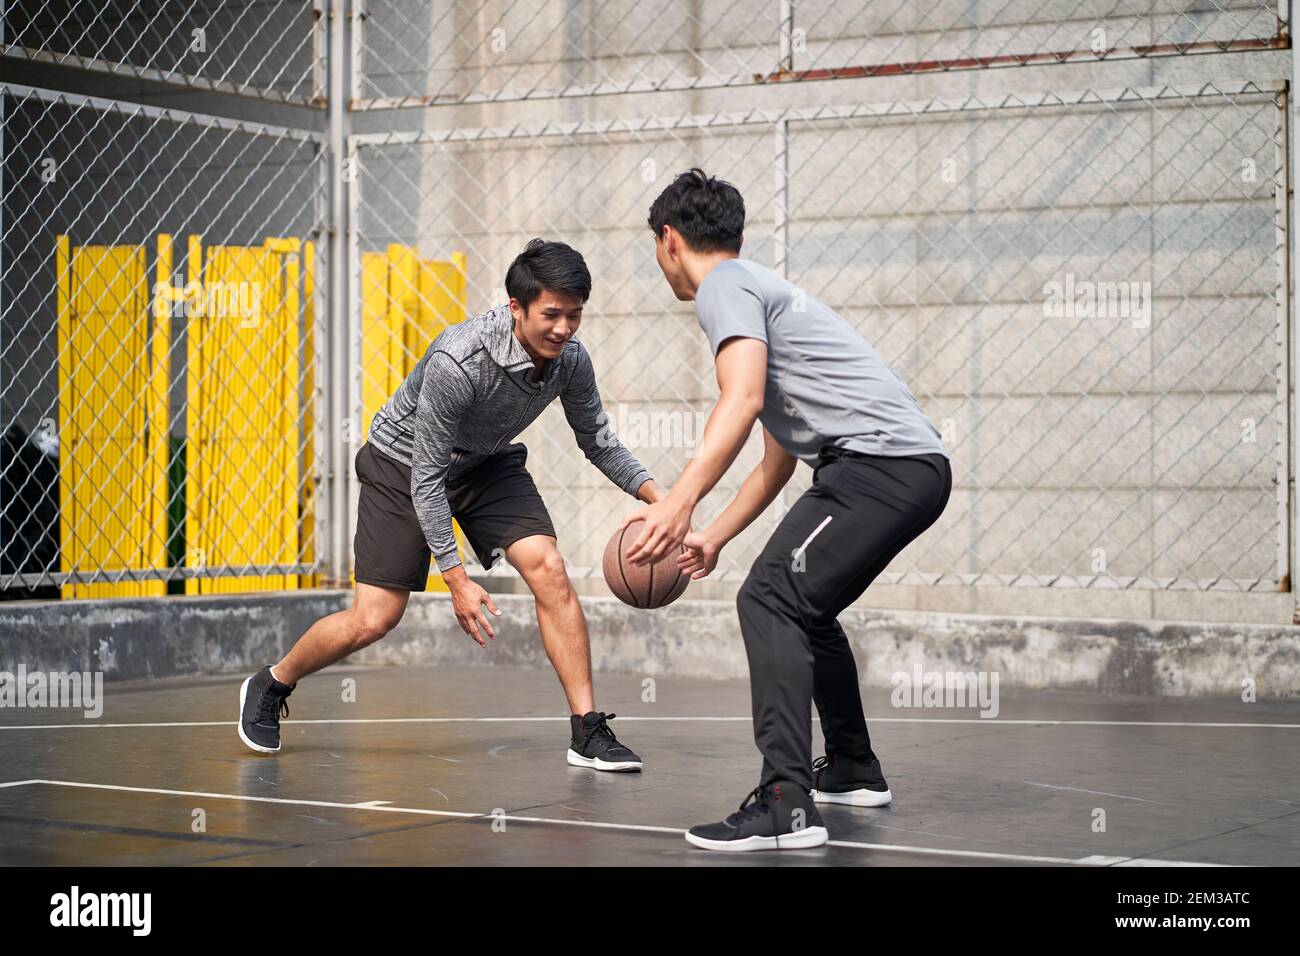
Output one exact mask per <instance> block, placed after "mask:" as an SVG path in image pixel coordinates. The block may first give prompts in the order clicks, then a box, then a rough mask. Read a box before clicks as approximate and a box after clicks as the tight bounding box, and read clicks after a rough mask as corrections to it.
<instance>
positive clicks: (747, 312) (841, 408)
mask: <svg viewBox="0 0 1300 956" xmlns="http://www.w3.org/2000/svg"><path fill="white" fill-rule="evenodd" d="M695 317H696V319H698V320H699V323H700V327H701V328H702V329H704V334H705V335H707V336H708V338H709V345H710V346H711V347H712V348H713V354H714V355H715V356H716V355H717V354H718V348H719V346H721V345H722V343H723V342H725V341H726V340H727V339H729V338H732V337H734V336H743V337H744V338H751V339H758V340H760V341H762V342H766V343H767V391H766V394H765V396H764V399H763V411H762V413H761V414H760V415H759V420H760V421H761V422H762V423H763V427H764V428H766V429H767V430H768V431H769V432H771V434H772V437H773V438H775V439H776V441H777V442H778V443H780V445H781V447H782V448H784V449H785V450H786V451H788V452H789V453H790V454H792V455H794V456H795V457H797V458H800V459H802V460H803V461H806V462H808V463H810V464H811V463H813V462H815V461H816V459H817V457H818V455H819V453H820V451H821V449H822V447H823V446H826V445H838V446H841V447H843V448H847V449H849V450H851V451H857V452H862V453H864V454H868V455H884V456H888V457H901V456H903V455H925V454H939V455H943V456H944V457H945V458H946V457H947V456H948V453H947V452H946V451H944V448H943V442H942V440H941V439H940V437H939V431H938V429H936V428H935V427H934V425H933V423H931V421H930V419H928V418H926V416H925V413H924V412H922V411H921V407H920V406H919V405H918V404H917V403H916V399H915V398H914V397H913V396H912V393H911V392H910V391H908V388H907V386H906V385H904V384H903V380H902V379H900V378H899V377H898V375H897V374H895V372H894V370H893V369H892V368H890V367H889V365H888V364H887V363H886V362H885V360H884V359H882V358H881V357H880V355H879V353H877V352H876V350H875V349H873V348H872V347H871V346H870V345H868V344H867V342H866V341H865V340H864V339H863V338H862V336H860V335H858V333H857V332H855V331H854V330H853V328H852V326H850V325H849V324H848V323H847V322H845V321H844V320H843V319H842V318H840V317H839V316H838V315H836V314H835V313H834V312H833V311H831V309H829V308H828V307H827V306H826V305H825V304H824V303H822V302H820V301H818V300H817V299H815V298H813V297H812V296H811V295H809V294H808V293H807V292H806V291H804V290H802V289H798V288H796V287H795V286H794V285H792V284H791V283H789V282H787V281H786V280H784V279H782V278H781V277H780V276H778V275H777V274H776V273H774V272H772V270H770V269H766V268H764V267H763V266H760V265H758V264H757V263H755V262H750V261H749V260H748V259H727V260H725V261H723V262H721V263H719V264H718V265H717V266H716V267H715V268H714V269H713V271H712V272H710V273H709V274H708V275H707V276H705V277H704V281H703V282H701V283H700V287H699V289H698V290H697V291H696V293H695Z"/></svg>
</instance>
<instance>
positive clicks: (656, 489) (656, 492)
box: [636, 478, 668, 505]
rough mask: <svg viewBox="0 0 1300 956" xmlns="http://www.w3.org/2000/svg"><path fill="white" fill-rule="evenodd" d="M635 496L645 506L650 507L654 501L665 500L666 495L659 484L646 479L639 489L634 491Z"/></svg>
mask: <svg viewBox="0 0 1300 956" xmlns="http://www.w3.org/2000/svg"><path fill="white" fill-rule="evenodd" d="M636 496H637V499H638V500H639V501H644V502H645V503H646V504H648V505H652V504H654V503H655V502H656V501H659V500H661V499H663V498H666V497H667V496H668V493H667V492H666V491H664V490H663V488H662V487H661V486H660V484H659V482H657V481H655V480H654V479H653V478H647V479H646V480H645V481H643V482H641V487H640V488H638V489H637V490H636Z"/></svg>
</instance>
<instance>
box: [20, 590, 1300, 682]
mask: <svg viewBox="0 0 1300 956" xmlns="http://www.w3.org/2000/svg"><path fill="white" fill-rule="evenodd" d="M349 601H350V592H348V591H310V592H306V591H301V592H267V593H259V594H234V595H220V596H205V597H169V598H141V599H131V600H120V601H51V602H38V601H32V602H14V603H9V604H0V670H4V671H9V672H13V671H15V670H16V668H17V665H18V663H20V662H21V663H23V664H24V665H25V666H26V668H27V670H28V672H32V671H37V670H42V671H73V670H102V671H104V672H105V676H106V678H107V679H109V680H126V679H137V678H144V677H171V676H177V675H183V674H205V673H230V672H243V671H248V670H251V669H253V668H255V667H257V666H259V665H261V664H264V663H267V662H270V661H273V660H274V659H275V658H276V657H278V656H279V655H280V654H281V653H283V651H284V650H285V649H287V648H288V647H289V646H290V644H291V643H292V642H293V641H294V640H296V639H297V638H298V636H299V635H300V634H301V633H302V632H303V631H305V630H306V629H307V627H309V626H310V624H311V623H312V622H313V621H315V620H316V619H317V618H319V617H321V616H324V615H326V614H329V613H332V612H334V611H337V610H341V609H342V608H344V607H347V606H348V603H349ZM447 601H448V599H447V597H446V596H445V595H441V594H420V595H417V596H415V597H414V598H413V599H412V601H411V605H410V608H409V609H408V611H407V614H406V617H405V619H404V620H403V621H402V623H401V624H400V625H399V626H398V628H397V629H396V630H395V631H393V633H391V634H390V635H388V636H387V637H386V638H384V639H383V640H382V641H380V642H379V643H377V644H374V645H372V646H371V647H369V648H366V649H365V650H364V651H361V652H359V653H358V654H355V655H353V657H352V658H351V659H350V660H351V662H353V663H359V664H381V665H397V666H400V665H410V664H424V665H427V664H440V663H448V664H451V663H454V664H469V665H480V666H493V665H498V666H527V667H539V668H544V667H546V666H547V660H546V654H545V651H544V650H543V648H542V644H541V639H540V634H539V632H538V629H537V622H536V619H535V617H534V614H533V602H532V599H531V597H528V596H526V595H508V594H502V595H497V596H496V601H497V604H498V606H499V607H500V608H501V610H502V616H501V618H499V619H498V620H497V621H496V622H495V626H496V629H497V634H498V639H497V640H496V641H494V642H491V643H490V644H489V646H488V647H487V648H486V649H482V648H479V647H478V646H477V645H475V644H474V643H473V642H472V641H470V640H469V639H468V638H467V637H466V636H465V635H464V634H463V633H462V632H461V631H460V629H459V627H458V626H457V625H456V623H455V620H454V619H453V617H452V615H451V613H450V609H449V608H448V607H447ZM583 606H584V608H585V609H586V612H587V618H588V622H589V625H590V628H591V633H592V657H593V661H592V664H593V667H594V669H595V670H596V671H598V672H615V673H630V674H641V675H644V676H647V677H659V676H669V675H673V676H684V677H713V678H736V677H741V678H743V677H746V676H747V674H748V666H747V663H746V659H745V652H744V646H743V644H742V642H741V639H740V634H739V628H738V626H737V622H736V614H735V608H734V605H733V604H732V602H730V601H680V602H678V603H677V604H674V605H672V606H671V607H668V608H665V609H663V610H660V611H638V610H635V609H633V608H630V607H627V606H625V605H623V604H621V603H619V602H618V601H616V600H615V599H613V598H595V597H587V598H583ZM840 622H841V624H842V625H843V626H844V629H845V631H846V632H847V633H848V634H849V637H850V641H851V643H852V645H853V650H854V653H855V654H856V655H857V658H858V664H859V670H860V672H861V675H862V680H863V682H864V683H866V684H867V685H870V686H889V685H890V682H891V681H890V678H891V676H892V675H894V674H895V673H897V672H900V671H901V672H906V673H908V674H912V673H914V672H915V671H916V670H917V669H918V668H919V669H920V670H922V671H924V672H949V671H961V672H985V673H996V674H997V675H998V680H999V683H1000V686H1002V687H1004V688H1011V687H1023V688H1037V689H1043V688H1053V689H1070V690H1091V691H1097V692H1101V693H1109V694H1140V695H1148V696H1154V697H1164V696H1185V695H1189V696H1209V695H1214V696H1221V695H1232V696H1238V695H1240V694H1241V692H1242V690H1243V686H1244V682H1246V681H1248V680H1253V681H1254V684H1255V692H1256V694H1257V695H1258V697H1259V698H1261V699H1264V698H1279V697H1296V696H1300V627H1284V626H1275V625H1260V624H1242V625H1225V624H1217V623H1186V622H1177V623H1172V622H1170V623H1160V622H1155V623H1152V622H1142V623H1135V622H1131V621H1091V620H1090V621H1080V620H1070V619H1051V618H1027V617H1015V618H1012V617H1002V616H996V617H995V616H982V615H972V614H939V613H929V612H914V611H880V610H873V609H859V608H851V609H849V610H848V611H846V612H845V613H844V614H843V615H841V617H840Z"/></svg>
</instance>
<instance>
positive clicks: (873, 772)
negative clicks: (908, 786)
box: [812, 754, 894, 807]
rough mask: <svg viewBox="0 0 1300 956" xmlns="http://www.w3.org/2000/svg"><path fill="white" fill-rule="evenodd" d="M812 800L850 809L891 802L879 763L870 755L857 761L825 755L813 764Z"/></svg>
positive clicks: (873, 755)
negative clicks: (836, 804)
mask: <svg viewBox="0 0 1300 956" xmlns="http://www.w3.org/2000/svg"><path fill="white" fill-rule="evenodd" d="M812 769H813V791H812V798H813V800H815V801H816V802H817V803H842V804H847V805H848V806H851V807H884V806H888V805H889V804H890V803H892V802H893V800H894V795H893V794H892V793H890V792H889V784H888V783H886V782H885V775H884V774H883V773H881V772H880V761H879V760H877V759H876V756H875V754H872V756H871V759H870V760H860V759H858V758H857V757H850V756H847V755H845V754H827V755H826V756H824V757H818V758H817V759H816V760H814V761H813V765H812Z"/></svg>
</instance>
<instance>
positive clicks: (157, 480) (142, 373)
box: [55, 235, 171, 598]
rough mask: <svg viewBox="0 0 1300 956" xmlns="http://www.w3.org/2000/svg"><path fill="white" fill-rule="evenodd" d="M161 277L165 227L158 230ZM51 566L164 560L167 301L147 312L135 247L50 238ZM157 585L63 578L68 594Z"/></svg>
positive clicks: (159, 584)
mask: <svg viewBox="0 0 1300 956" xmlns="http://www.w3.org/2000/svg"><path fill="white" fill-rule="evenodd" d="M157 242H158V260H157V262H158V264H157V270H158V275H159V277H162V276H164V275H167V274H169V273H170V271H171V237H170V236H165V235H164V236H159V237H158V240H157ZM55 259H56V269H57V285H58V297H57V298H58V339H59V341H58V350H59V351H58V354H59V412H58V413H59V436H60V441H59V502H60V527H59V538H60V551H61V559H60V567H61V570H62V571H64V572H65V573H66V572H70V571H78V570H79V571H86V570H95V569H98V570H104V571H110V572H111V571H115V570H123V569H149V568H164V567H166V565H167V382H168V368H169V364H168V355H169V346H170V340H171V323H170V316H169V314H168V312H167V310H166V308H165V306H164V308H163V309H161V310H159V309H158V308H155V309H154V310H153V311H152V318H153V321H152V324H151V323H150V315H151V310H150V308H149V302H150V296H149V288H148V275H147V272H146V266H145V249H144V247H143V246H72V245H70V243H69V239H68V237H67V236H59V237H58V238H57V240H56V249H55ZM165 593H166V582H165V581H162V580H152V581H149V580H146V581H122V582H120V583H102V584H101V583H95V584H68V585H64V586H63V588H62V596H63V597H65V598H104V597H139V596H143V595H157V594H165Z"/></svg>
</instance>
